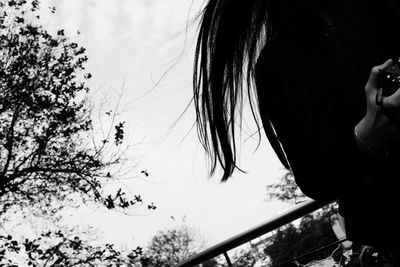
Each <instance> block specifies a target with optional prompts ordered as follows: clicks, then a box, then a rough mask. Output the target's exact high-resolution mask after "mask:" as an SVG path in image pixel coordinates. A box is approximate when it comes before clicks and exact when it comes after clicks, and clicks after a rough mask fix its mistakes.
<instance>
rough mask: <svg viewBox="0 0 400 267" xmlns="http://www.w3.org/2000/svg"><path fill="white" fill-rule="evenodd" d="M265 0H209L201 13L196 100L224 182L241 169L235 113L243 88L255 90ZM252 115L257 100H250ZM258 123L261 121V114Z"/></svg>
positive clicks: (207, 146) (202, 130)
mask: <svg viewBox="0 0 400 267" xmlns="http://www.w3.org/2000/svg"><path fill="white" fill-rule="evenodd" d="M267 3H268V1H265V0H246V1H242V0H210V1H209V3H208V4H207V6H206V7H205V9H204V11H203V14H202V21H201V26H200V29H199V37H198V43H197V48H196V54H195V66H194V70H195V71H194V77H193V83H194V103H195V105H196V111H197V122H198V123H197V125H198V132H199V136H200V137H201V138H202V139H201V141H202V144H203V146H204V147H205V149H206V151H207V152H209V156H210V158H211V174H213V173H214V171H215V169H216V165H217V162H219V163H220V165H221V166H222V168H223V170H224V174H223V177H222V180H223V181H225V180H227V179H228V177H229V176H231V174H232V173H233V171H234V169H235V168H237V165H236V162H237V159H236V143H235V128H236V127H235V116H236V115H237V114H239V115H240V114H241V110H238V109H237V107H240V106H241V102H242V101H243V87H245V86H247V92H248V94H249V95H251V94H252V92H254V91H252V90H251V86H252V78H253V77H254V69H255V64H254V63H255V62H254V58H256V57H257V53H258V52H259V47H260V43H259V42H260V39H261V38H260V37H261V35H262V34H266V31H267V30H268V29H267V27H266V25H267V17H268V15H267ZM251 106H252V110H253V114H255V112H254V108H255V106H256V105H254V103H252V104H251ZM256 121H257V122H258V120H257V119H256Z"/></svg>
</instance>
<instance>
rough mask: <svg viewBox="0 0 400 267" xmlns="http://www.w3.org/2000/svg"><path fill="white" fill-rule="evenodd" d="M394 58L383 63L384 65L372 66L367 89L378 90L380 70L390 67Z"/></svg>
mask: <svg viewBox="0 0 400 267" xmlns="http://www.w3.org/2000/svg"><path fill="white" fill-rule="evenodd" d="M392 63H393V60H392V59H388V60H386V61H385V63H383V64H382V65H378V66H375V67H373V68H372V70H371V74H370V76H369V79H368V82H367V85H366V86H365V90H367V91H370V90H376V89H377V88H378V77H379V73H380V70H382V69H384V68H387V67H389V66H390V65H392Z"/></svg>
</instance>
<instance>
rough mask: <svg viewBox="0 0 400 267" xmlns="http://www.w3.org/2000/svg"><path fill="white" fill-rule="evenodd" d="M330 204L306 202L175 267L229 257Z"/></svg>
mask: <svg viewBox="0 0 400 267" xmlns="http://www.w3.org/2000/svg"><path fill="white" fill-rule="evenodd" d="M330 203H331V202H319V201H314V200H308V201H305V202H304V203H301V204H299V205H296V206H295V207H293V208H292V209H289V210H288V211H286V212H284V213H282V214H280V215H278V216H277V217H275V218H273V219H271V220H268V221H266V222H265V223H262V224H260V225H258V226H256V227H253V228H251V229H249V230H247V231H244V232H242V233H240V234H238V235H237V236H234V237H232V238H230V239H228V240H225V241H223V242H221V243H219V244H217V245H215V246H212V247H211V248H208V249H206V250H204V251H202V252H200V253H198V254H196V255H194V256H192V257H190V258H189V259H187V260H184V261H182V262H180V263H178V264H177V265H175V267H193V266H196V265H198V264H201V263H203V262H205V261H207V260H210V259H212V258H215V257H217V256H219V255H227V252H228V251H229V250H232V249H234V248H237V247H239V246H241V245H243V244H245V243H247V242H249V241H251V240H253V239H255V238H257V237H259V236H262V235H264V234H267V233H269V232H271V231H273V230H276V229H278V228H279V227H281V226H283V225H285V224H288V223H290V222H292V221H294V220H297V219H299V218H301V217H303V216H305V215H307V214H308V213H311V212H313V211H316V210H318V209H320V208H322V207H324V206H326V205H328V204H330Z"/></svg>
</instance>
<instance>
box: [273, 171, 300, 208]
mask: <svg viewBox="0 0 400 267" xmlns="http://www.w3.org/2000/svg"><path fill="white" fill-rule="evenodd" d="M267 191H268V199H277V200H281V201H286V202H287V201H289V202H292V201H293V202H294V203H295V204H297V203H299V202H301V201H303V200H305V199H306V196H305V195H304V194H303V193H302V192H301V191H300V189H299V187H298V186H297V184H296V182H295V180H294V176H293V173H292V172H287V173H286V174H285V175H284V176H283V177H282V178H281V180H280V182H279V183H276V184H272V185H268V186H267Z"/></svg>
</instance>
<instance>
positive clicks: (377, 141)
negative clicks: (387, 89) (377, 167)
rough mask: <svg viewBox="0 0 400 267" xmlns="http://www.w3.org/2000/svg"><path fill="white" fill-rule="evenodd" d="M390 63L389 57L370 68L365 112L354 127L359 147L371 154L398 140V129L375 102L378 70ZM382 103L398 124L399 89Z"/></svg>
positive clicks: (399, 133) (391, 61) (399, 138)
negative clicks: (380, 63)
mask: <svg viewBox="0 0 400 267" xmlns="http://www.w3.org/2000/svg"><path fill="white" fill-rule="evenodd" d="M392 64H393V60H391V59H389V60H387V61H386V62H385V63H383V64H382V65H380V66H375V67H373V68H372V70H371V74H370V77H369V79H368V82H367V84H366V86H365V94H366V100H367V112H366V115H365V116H364V118H363V119H362V120H361V121H360V122H359V123H358V124H357V125H356V127H355V135H356V138H357V139H358V140H357V141H358V142H359V144H360V147H362V148H363V149H366V150H367V151H369V152H372V154H375V153H377V154H381V155H382V153H384V149H385V147H387V146H388V145H390V143H392V142H399V141H400V129H399V128H398V127H397V126H396V124H395V123H393V122H392V121H390V120H389V119H388V118H387V117H386V115H385V114H384V112H383V110H382V108H381V107H380V106H378V105H377V104H376V99H377V94H378V93H380V92H379V91H380V90H381V88H379V84H378V81H379V79H378V78H379V74H380V70H381V69H383V68H386V67H388V66H390V65H392ZM382 103H383V106H384V107H385V110H386V112H390V114H391V115H393V116H391V118H392V119H396V120H397V122H399V124H400V90H397V91H396V92H395V93H394V94H393V95H391V96H388V97H384V98H383V99H382ZM382 156H385V155H382Z"/></svg>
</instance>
